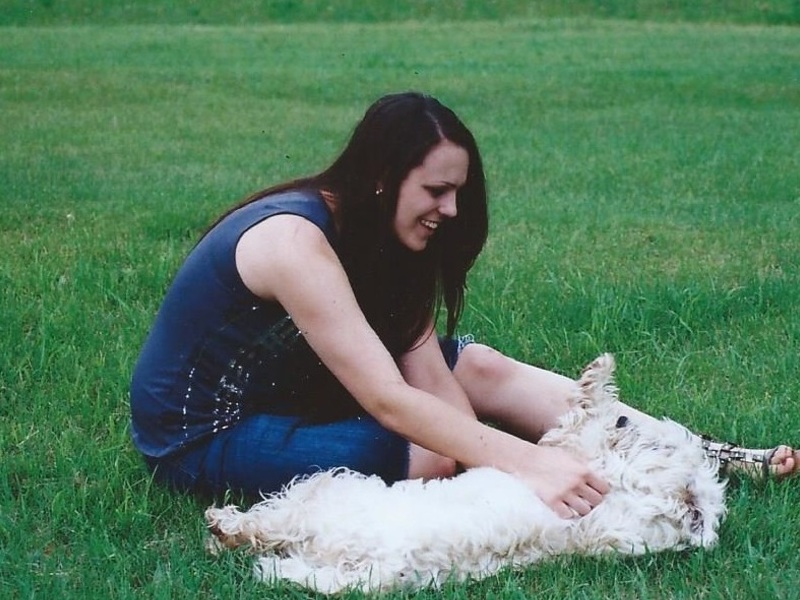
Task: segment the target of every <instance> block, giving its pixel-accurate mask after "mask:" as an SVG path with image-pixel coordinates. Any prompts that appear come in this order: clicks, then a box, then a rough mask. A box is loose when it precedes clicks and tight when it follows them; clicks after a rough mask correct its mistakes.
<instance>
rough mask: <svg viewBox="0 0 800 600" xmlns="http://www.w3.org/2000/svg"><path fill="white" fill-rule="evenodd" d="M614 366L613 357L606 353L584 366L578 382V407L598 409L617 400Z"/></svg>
mask: <svg viewBox="0 0 800 600" xmlns="http://www.w3.org/2000/svg"><path fill="white" fill-rule="evenodd" d="M614 366H615V364H614V357H613V356H612V355H611V354H608V353H606V354H601V355H600V356H598V357H597V358H596V359H594V360H593V361H592V362H591V363H589V364H588V365H587V366H586V368H585V369H584V370H583V373H582V374H581V378H580V379H579V380H578V388H579V394H578V395H579V399H578V404H579V405H580V406H583V407H584V408H588V407H589V406H595V407H599V406H602V405H604V404H610V403H612V402H615V401H616V400H617V388H616V387H615V386H614Z"/></svg>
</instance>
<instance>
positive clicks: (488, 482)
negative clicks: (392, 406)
mask: <svg viewBox="0 0 800 600" xmlns="http://www.w3.org/2000/svg"><path fill="white" fill-rule="evenodd" d="M613 370H614V360H613V358H612V357H611V355H609V354H605V355H603V356H601V357H599V358H598V359H597V360H595V361H594V362H593V363H592V364H591V365H589V367H587V369H586V370H585V371H584V373H583V376H582V377H581V379H580V381H579V382H578V386H577V393H576V396H575V406H574V408H573V410H571V411H570V412H569V413H567V414H566V415H564V416H563V417H562V419H561V422H560V425H559V427H558V428H556V429H554V430H552V431H551V432H549V433H548V434H547V435H546V436H545V437H544V438H543V439H542V440H541V441H540V443H541V444H543V445H548V446H559V447H561V448H566V449H570V450H575V451H578V452H580V453H582V454H583V455H584V456H587V457H589V458H590V459H591V468H592V469H594V470H595V472H596V473H597V474H598V475H600V476H601V477H603V478H604V479H605V480H606V481H608V482H609V484H610V487H611V490H610V491H609V493H608V494H607V496H606V497H605V500H604V501H603V502H602V503H601V504H600V505H598V506H597V507H596V508H595V509H594V510H593V511H592V512H590V513H589V514H588V515H587V516H585V517H582V518H575V519H561V518H559V517H558V516H556V514H555V513H553V512H552V511H551V510H550V509H549V508H548V507H547V506H546V505H545V504H544V503H543V502H542V501H541V500H540V499H539V498H538V497H537V496H536V495H535V494H534V493H533V492H532V491H531V490H530V489H529V488H528V487H527V486H525V485H523V484H522V483H521V482H520V481H518V480H517V479H515V478H514V477H512V476H511V475H508V474H505V473H503V472H500V471H498V470H495V469H490V468H478V469H472V470H469V471H467V472H465V473H463V474H461V475H459V476H457V477H454V478H452V479H444V480H433V481H428V482H424V483H423V482H422V481H419V480H412V481H402V482H399V483H396V484H394V485H392V486H387V485H386V484H384V483H383V481H382V480H381V479H379V478H378V477H374V476H373V477H365V476H363V475H360V474H357V473H353V472H351V471H348V470H344V469H340V470H335V471H329V472H322V473H318V474H316V475H313V476H311V477H308V478H306V479H299V480H296V481H294V482H292V483H291V484H290V485H289V486H288V487H287V488H286V489H285V490H284V491H283V492H281V493H279V494H276V495H273V496H271V497H268V498H267V499H266V500H265V501H263V502H261V503H259V504H256V505H255V506H253V507H252V508H251V509H250V510H249V511H247V512H244V513H243V512H239V511H238V510H237V509H236V508H235V507H232V506H228V507H225V508H220V509H217V508H210V509H209V510H208V511H207V512H206V520H207V521H208V524H209V528H210V530H211V532H212V533H213V534H214V536H215V538H216V539H212V541H213V542H214V544H215V545H216V546H217V547H219V546H224V547H236V546H239V545H242V544H248V545H250V546H251V547H252V549H253V550H254V551H255V552H257V553H259V554H260V557H259V558H258V561H257V568H256V571H257V574H258V575H259V576H260V577H262V578H263V579H265V580H268V581H269V580H275V579H286V580H290V581H294V582H297V583H299V584H301V585H303V586H306V587H309V588H312V589H314V590H317V591H320V592H323V593H333V592H336V591H339V590H342V589H345V588H358V589H361V590H364V591H378V590H387V589H392V588H397V587H404V588H418V587H423V586H426V585H429V584H440V583H442V582H443V581H445V580H446V579H448V578H456V579H459V580H460V579H465V578H468V577H472V578H481V577H485V576H488V575H491V574H494V573H496V572H497V571H499V570H500V569H502V568H505V567H512V568H516V567H524V566H526V565H531V564H533V563H535V562H537V561H539V560H542V559H544V558H547V557H548V556H553V555H556V554H562V553H581V554H595V553H601V552H608V551H615V552H621V553H631V554H640V553H644V552H654V551H658V550H667V549H681V548H685V547H688V546H704V547H707V546H710V545H712V544H713V543H714V542H715V541H716V539H717V527H718V526H719V523H720V522H721V520H722V518H723V517H724V514H725V505H724V483H722V482H720V481H719V479H718V477H717V465H716V463H715V462H713V461H712V460H711V459H709V458H708V457H707V456H706V452H705V451H704V449H703V448H702V446H701V442H700V440H699V439H698V438H696V437H695V436H693V435H692V434H690V433H689V432H688V431H687V430H686V429H684V428H683V427H681V426H680V425H678V424H677V423H674V422H672V421H668V420H664V421H655V420H654V421H652V422H650V421H646V422H634V419H633V418H630V419H629V418H628V417H626V416H625V415H624V414H623V411H622V406H621V404H620V403H618V402H617V394H616V388H615V387H614V385H613V383H612V374H613Z"/></svg>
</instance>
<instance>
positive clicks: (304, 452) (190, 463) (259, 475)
mask: <svg viewBox="0 0 800 600" xmlns="http://www.w3.org/2000/svg"><path fill="white" fill-rule="evenodd" d="M151 464H152V463H151ZM155 466H156V478H157V479H160V480H162V481H164V482H166V483H168V484H172V485H173V486H174V487H177V488H182V489H185V490H187V491H190V492H196V493H204V494H207V493H210V494H221V493H224V492H225V491H227V490H232V491H234V492H236V493H242V494H244V495H245V496H247V497H249V498H252V499H256V500H257V499H259V498H260V496H261V494H268V493H271V492H275V491H279V490H280V489H281V488H282V487H283V486H285V485H286V484H287V483H289V482H290V481H291V480H292V479H293V478H294V477H297V476H302V475H308V474H311V473H315V472H317V471H322V470H327V469H331V468H335V467H346V468H349V469H352V470H354V471H358V472H360V473H364V474H365V475H379V476H380V477H382V478H383V479H384V480H385V481H387V482H388V483H392V482H394V481H398V480H400V479H405V478H406V477H407V476H408V469H409V444H408V442H407V441H406V440H404V439H403V438H402V437H400V436H399V435H397V434H395V433H392V432H390V431H388V430H386V429H385V428H383V427H382V426H381V425H380V424H379V423H378V422H377V421H375V420H374V419H373V418H372V417H370V416H368V415H363V416H359V417H354V418H351V419H347V420H342V421H335V422H333V423H324V424H318V425H316V424H315V425H311V424H307V423H303V422H302V421H301V420H300V419H299V418H298V417H288V416H279V415H269V414H257V415H252V416H250V417H247V418H245V419H242V421H240V422H239V423H237V424H236V425H235V426H234V427H231V428H230V429H227V430H223V431H220V432H218V433H216V434H214V435H213V436H212V438H211V439H210V441H209V442H208V443H206V444H203V445H202V446H200V447H197V448H195V449H193V450H191V451H189V452H187V453H185V454H182V455H180V456H178V457H173V458H167V459H162V460H161V461H158V463H157V465H155Z"/></svg>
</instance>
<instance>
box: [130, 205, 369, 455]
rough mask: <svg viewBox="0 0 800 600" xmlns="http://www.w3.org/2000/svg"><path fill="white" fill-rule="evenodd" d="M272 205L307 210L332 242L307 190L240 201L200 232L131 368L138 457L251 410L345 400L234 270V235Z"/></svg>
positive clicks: (286, 320)
mask: <svg viewBox="0 0 800 600" xmlns="http://www.w3.org/2000/svg"><path fill="white" fill-rule="evenodd" d="M277 214H294V215H299V216H302V217H304V218H306V219H308V220H309V221H311V222H312V223H314V224H315V225H317V226H318V227H319V228H320V229H321V230H322V231H323V232H324V234H325V236H326V238H327V239H328V241H329V242H330V243H331V246H332V247H333V248H334V250H335V249H336V232H335V229H334V225H333V219H332V216H331V214H330V212H329V210H328V208H327V206H326V205H325V202H324V201H323V199H322V197H321V196H320V195H319V194H317V193H316V192H313V191H307V190H302V191H290V192H284V193H280V194H276V195H273V196H268V197H266V198H263V199H261V200H258V201H256V202H253V203H250V204H248V205H246V206H244V207H242V208H240V209H238V210H236V211H234V212H233V213H231V214H230V215H228V216H227V217H226V218H225V219H223V220H222V221H221V222H220V223H219V224H217V225H216V226H215V227H214V228H213V229H212V230H211V231H210V232H209V233H208V234H207V235H206V236H205V237H203V239H202V240H201V241H200V242H199V243H198V245H197V246H196V247H195V248H194V249H193V250H192V252H191V253H190V254H189V256H188V257H187V259H186V261H185V262H184V264H183V265H182V266H181V268H180V269H179V270H178V272H177V274H176V276H175V279H174V280H173V282H172V285H171V286H170V288H169V290H168V291H167V294H166V296H165V298H164V301H163V303H162V305H161V308H160V310H159V312H158V314H157V316H156V319H155V323H154V325H153V328H152V329H151V331H150V334H149V336H148V338H147V340H146V341H145V344H144V346H143V348H142V351H141V354H140V356H139V360H138V362H137V364H136V367H135V369H134V373H133V378H132V382H131V415H132V421H131V430H132V436H133V441H134V444H135V445H136V447H137V448H138V449H139V450H140V451H141V452H142V453H143V454H145V455H146V456H152V457H163V456H167V455H169V454H172V453H174V452H176V451H179V450H180V449H181V448H184V447H187V446H189V445H191V444H193V443H194V442H197V441H199V440H202V439H203V438H205V437H207V436H209V435H213V434H214V433H215V432H218V431H221V430H223V429H227V428H229V427H232V426H233V425H235V424H236V423H237V422H239V420H241V419H242V418H244V417H245V416H246V415H248V414H252V413H257V412H267V413H274V414H296V415H303V414H304V412H308V411H309V410H311V408H310V407H311V406H312V405H313V403H314V402H328V403H330V402H331V401H342V402H349V403H350V404H353V405H354V404H355V401H354V400H353V399H352V397H351V396H349V394H347V392H346V391H345V390H344V388H343V387H342V386H341V384H339V383H338V382H337V381H336V380H335V378H334V377H333V375H332V374H331V373H330V372H329V371H328V370H327V369H326V368H325V367H324V366H323V365H322V363H321V362H320V361H319V359H318V358H317V356H316V355H315V354H314V353H313V351H312V350H311V349H310V348H309V346H308V344H307V343H306V342H305V339H304V338H303V336H302V335H301V334H300V332H299V331H298V330H297V328H296V327H295V326H294V323H293V322H292V320H291V318H290V317H289V316H288V315H287V314H286V311H285V310H283V308H282V307H281V306H280V305H279V304H278V303H276V302H265V301H263V300H261V299H259V298H258V297H257V296H255V295H254V294H252V293H251V292H250V291H249V290H248V289H247V288H246V287H245V285H244V283H243V282H242V280H241V278H240V277H239V274H238V271H237V269H236V263H235V250H236V244H237V243H238V241H239V238H240V237H241V236H242V234H243V233H244V232H245V231H247V230H248V229H249V228H251V227H252V226H253V225H255V224H257V223H259V222H261V221H263V220H264V219H266V218H269V217H271V216H273V215H277ZM321 393H323V394H325V395H327V396H328V398H322V397H320V394H321Z"/></svg>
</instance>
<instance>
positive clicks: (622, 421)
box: [617, 415, 628, 429]
mask: <svg viewBox="0 0 800 600" xmlns="http://www.w3.org/2000/svg"><path fill="white" fill-rule="evenodd" d="M627 424H628V417H626V416H625V415H622V416H621V417H620V418H619V419H617V429H619V428H620V427H625V425H627Z"/></svg>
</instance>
